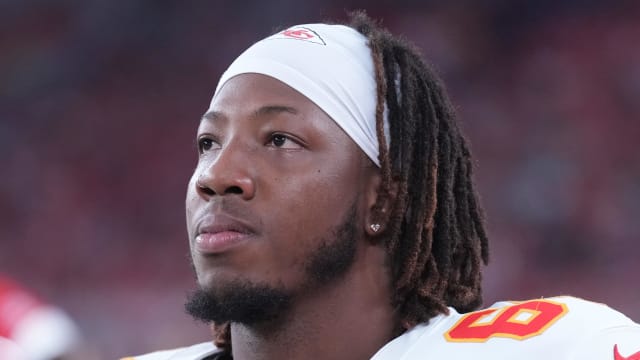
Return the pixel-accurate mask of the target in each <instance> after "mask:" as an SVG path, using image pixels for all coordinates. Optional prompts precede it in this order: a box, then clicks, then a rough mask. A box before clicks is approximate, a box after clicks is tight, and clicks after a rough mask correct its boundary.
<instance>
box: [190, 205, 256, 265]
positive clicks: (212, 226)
mask: <svg viewBox="0 0 640 360" xmlns="http://www.w3.org/2000/svg"><path fill="white" fill-rule="evenodd" d="M196 230H197V231H196V237H195V243H194V249H195V250H196V251H197V252H199V253H201V254H204V255H215V254H221V253H224V252H227V251H230V250H232V249H233V248H235V247H237V246H240V245H241V244H243V243H245V242H246V241H248V240H249V239H250V238H252V237H253V236H254V235H255V232H254V231H253V230H252V229H251V227H249V226H248V225H247V224H246V223H244V222H242V221H239V220H237V219H234V218H231V217H229V216H226V215H208V216H205V217H204V218H203V219H202V220H201V221H200V222H199V223H198V226H197V228H196Z"/></svg>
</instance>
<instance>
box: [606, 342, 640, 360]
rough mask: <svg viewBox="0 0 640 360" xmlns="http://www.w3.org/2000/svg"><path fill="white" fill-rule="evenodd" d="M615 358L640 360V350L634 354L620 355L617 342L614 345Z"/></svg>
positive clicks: (618, 359)
mask: <svg viewBox="0 0 640 360" xmlns="http://www.w3.org/2000/svg"><path fill="white" fill-rule="evenodd" d="M613 358H614V360H640V351H638V352H637V353H635V354H633V355H629V356H626V357H625V356H622V355H620V353H619V352H618V345H617V344H616V345H614V346H613Z"/></svg>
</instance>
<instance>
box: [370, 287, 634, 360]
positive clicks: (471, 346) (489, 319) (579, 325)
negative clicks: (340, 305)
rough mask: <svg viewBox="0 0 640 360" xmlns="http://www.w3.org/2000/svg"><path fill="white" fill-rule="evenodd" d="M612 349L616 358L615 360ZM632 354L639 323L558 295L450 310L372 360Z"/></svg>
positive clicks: (526, 359) (624, 356) (605, 308)
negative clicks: (465, 310) (468, 310)
mask: <svg viewBox="0 0 640 360" xmlns="http://www.w3.org/2000/svg"><path fill="white" fill-rule="evenodd" d="M616 349H617V350H616ZM614 351H618V352H619V354H621V355H620V356H619V357H614V356H616V355H615V354H614ZM637 351H640V325H638V324H636V323H634V322H633V321H632V320H631V319H629V318H628V317H626V316H624V315H623V314H622V313H620V312H618V311H615V310H613V309H611V308H609V307H608V306H606V305H604V304H598V303H594V302H590V301H586V300H582V299H578V298H574V297H569V296H561V297H554V298H546V299H534V300H527V301H505V302H499V303H496V304H494V305H493V306H491V307H490V308H487V309H483V310H479V311H475V312H471V313H466V314H459V313H457V312H456V311H455V310H454V309H451V312H450V314H449V315H446V316H445V315H442V316H438V317H435V318H434V319H432V320H431V321H430V322H429V323H428V324H423V325H419V326H417V327H416V328H414V329H412V330H411V331H409V332H407V333H405V334H404V335H402V336H400V337H399V338H396V339H394V340H393V341H392V342H390V343H389V344H387V345H386V346H385V347H383V348H382V349H381V350H380V351H379V353H378V354H376V357H374V358H373V359H374V360H386V359H406V360H410V359H418V358H424V356H425V354H434V353H437V354H441V355H443V356H442V357H443V358H446V357H450V358H458V357H460V358H462V357H490V358H493V359H512V358H513V357H514V355H517V356H518V358H520V359H522V360H530V359H531V360H533V359H544V358H553V359H567V360H568V359H581V360H585V359H596V358H597V359H611V360H624V359H632V358H631V357H628V356H631V355H632V354H634V353H635V352H637ZM596 353H598V354H601V355H600V356H598V357H594V354H596ZM605 355H606V356H605ZM634 359H635V358H634Z"/></svg>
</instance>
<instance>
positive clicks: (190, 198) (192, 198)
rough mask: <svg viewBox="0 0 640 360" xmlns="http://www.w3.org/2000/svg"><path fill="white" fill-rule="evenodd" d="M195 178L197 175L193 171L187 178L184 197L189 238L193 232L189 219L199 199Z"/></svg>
mask: <svg viewBox="0 0 640 360" xmlns="http://www.w3.org/2000/svg"><path fill="white" fill-rule="evenodd" d="M196 179H197V175H196V172H195V171H194V173H193V175H192V176H191V179H190V180H189V183H188V184H187V192H186V198H185V215H186V220H187V232H188V233H189V238H191V235H192V233H193V232H192V231H193V229H192V226H191V224H192V221H191V220H192V219H193V215H194V211H195V207H196V205H197V204H198V202H199V201H200V196H199V195H198V193H197V191H196Z"/></svg>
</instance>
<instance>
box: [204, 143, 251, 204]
mask: <svg viewBox="0 0 640 360" xmlns="http://www.w3.org/2000/svg"><path fill="white" fill-rule="evenodd" d="M249 153H250V151H248V150H246V149H241V148H240V147H239V146H227V147H225V148H224V149H221V150H219V153H218V155H217V156H216V158H215V159H212V160H211V161H210V162H208V163H204V164H201V165H199V166H198V169H196V171H198V172H199V174H197V178H196V182H195V186H196V191H197V192H198V194H199V195H200V196H201V197H203V198H205V199H206V200H209V199H211V198H212V197H214V196H225V195H237V196H240V197H241V198H242V199H243V200H251V199H252V198H253V197H254V196H255V190H256V186H255V181H254V179H253V176H252V175H251V171H250V168H249V167H250V164H251V161H250V157H249V156H248V155H249Z"/></svg>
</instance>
